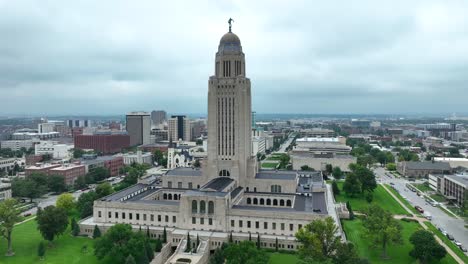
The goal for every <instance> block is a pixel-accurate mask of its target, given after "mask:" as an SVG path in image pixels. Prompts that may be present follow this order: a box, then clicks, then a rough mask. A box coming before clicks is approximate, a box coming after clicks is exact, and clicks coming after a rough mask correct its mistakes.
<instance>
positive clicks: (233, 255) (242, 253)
mask: <svg viewBox="0 0 468 264" xmlns="http://www.w3.org/2000/svg"><path fill="white" fill-rule="evenodd" d="M224 254H225V258H226V262H225V263H226V264H267V263H268V260H269V257H268V255H267V253H266V252H265V251H264V250H259V249H258V248H257V247H256V246H255V244H254V243H253V242H252V241H242V242H240V243H239V244H234V243H231V244H229V245H228V246H227V247H226V249H225V250H224Z"/></svg>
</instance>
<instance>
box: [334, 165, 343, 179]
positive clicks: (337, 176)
mask: <svg viewBox="0 0 468 264" xmlns="http://www.w3.org/2000/svg"><path fill="white" fill-rule="evenodd" d="M332 174H333V178H335V179H337V180H339V179H341V177H343V172H342V171H341V169H340V167H334V168H333V173H332Z"/></svg>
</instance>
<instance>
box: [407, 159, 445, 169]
mask: <svg viewBox="0 0 468 264" xmlns="http://www.w3.org/2000/svg"><path fill="white" fill-rule="evenodd" d="M405 164H406V169H410V170H447V171H449V170H451V168H450V164H449V163H448V162H440V161H437V162H432V161H406V163H405Z"/></svg>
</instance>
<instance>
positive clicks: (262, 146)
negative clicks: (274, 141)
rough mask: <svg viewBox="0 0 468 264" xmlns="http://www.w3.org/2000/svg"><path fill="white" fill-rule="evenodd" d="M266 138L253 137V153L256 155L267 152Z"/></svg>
mask: <svg viewBox="0 0 468 264" xmlns="http://www.w3.org/2000/svg"><path fill="white" fill-rule="evenodd" d="M265 151H266V140H265V138H264V137H259V136H257V137H252V155H253V156H256V155H257V153H261V154H265Z"/></svg>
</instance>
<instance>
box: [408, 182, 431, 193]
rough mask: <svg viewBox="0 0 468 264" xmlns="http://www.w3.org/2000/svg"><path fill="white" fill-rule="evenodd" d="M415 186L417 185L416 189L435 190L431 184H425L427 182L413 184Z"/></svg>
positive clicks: (423, 190)
mask: <svg viewBox="0 0 468 264" xmlns="http://www.w3.org/2000/svg"><path fill="white" fill-rule="evenodd" d="M413 186H414V187H416V189H418V190H420V191H421V192H430V191H433V190H432V189H431V187H429V184H425V183H419V184H416V183H415V184H413Z"/></svg>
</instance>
